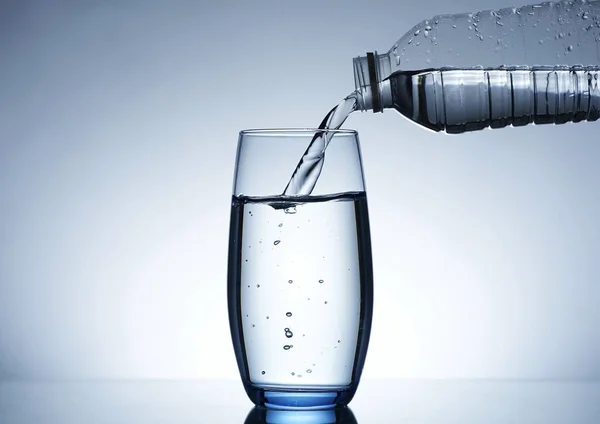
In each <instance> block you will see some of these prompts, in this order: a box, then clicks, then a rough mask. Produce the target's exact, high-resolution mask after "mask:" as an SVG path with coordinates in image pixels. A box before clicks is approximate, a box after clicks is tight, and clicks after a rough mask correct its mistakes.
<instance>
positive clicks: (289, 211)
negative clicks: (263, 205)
mask: <svg viewBox="0 0 600 424" xmlns="http://www.w3.org/2000/svg"><path fill="white" fill-rule="evenodd" d="M283 211H284V212H285V213H287V214H288V215H293V214H295V213H296V206H290V207H288V208H285V209H284V210H283Z"/></svg>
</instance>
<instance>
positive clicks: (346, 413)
mask: <svg viewBox="0 0 600 424" xmlns="http://www.w3.org/2000/svg"><path fill="white" fill-rule="evenodd" d="M291 423H298V424H299V423H302V424H357V423H356V418H355V417H354V414H353V413H352V411H351V410H350V409H349V408H347V407H345V406H342V407H337V408H331V409H322V410H287V411H286V410H283V409H271V408H265V407H262V406H255V407H254V408H253V409H252V411H250V413H249V414H248V416H247V417H246V421H244V424H291Z"/></svg>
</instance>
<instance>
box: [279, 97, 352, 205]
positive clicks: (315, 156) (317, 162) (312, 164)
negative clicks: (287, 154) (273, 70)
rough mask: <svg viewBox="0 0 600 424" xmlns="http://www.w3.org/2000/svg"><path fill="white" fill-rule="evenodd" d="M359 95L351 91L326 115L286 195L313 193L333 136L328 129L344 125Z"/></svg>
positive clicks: (286, 188)
mask: <svg viewBox="0 0 600 424" xmlns="http://www.w3.org/2000/svg"><path fill="white" fill-rule="evenodd" d="M357 96H358V93H357V92H354V93H351V94H350V95H348V96H346V98H344V100H342V101H341V102H340V104H338V105H337V106H336V107H334V108H333V109H331V110H330V111H329V113H328V114H327V115H325V118H324V119H323V121H322V122H321V125H319V130H320V131H317V132H316V133H315V135H314V137H313V138H312V140H311V141H310V143H309V145H308V147H307V149H306V151H305V152H304V154H303V155H302V158H300V161H299V162H298V165H296V169H295V170H294V172H293V173H292V177H291V178H290V180H289V182H288V184H287V186H286V187H285V190H284V191H283V195H284V196H308V195H309V194H310V193H312V191H313V189H314V188H315V185H316V184H317V180H318V179H319V175H321V169H323V164H324V162H325V149H326V148H327V145H328V144H329V142H330V141H331V137H332V136H333V134H332V133H331V132H327V130H330V129H332V130H337V129H339V128H340V127H341V126H342V124H343V123H344V121H345V120H346V118H348V115H350V114H351V113H352V112H354V111H355V110H356V105H357V101H356V100H357ZM284 206H285V205H284ZM285 207H287V206H285Z"/></svg>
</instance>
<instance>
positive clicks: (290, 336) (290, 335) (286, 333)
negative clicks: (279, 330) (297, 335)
mask: <svg viewBox="0 0 600 424" xmlns="http://www.w3.org/2000/svg"><path fill="white" fill-rule="evenodd" d="M283 331H285V337H287V338H288V339H291V338H292V337H294V333H292V331H291V330H290V329H289V328H285V329H284V330H283Z"/></svg>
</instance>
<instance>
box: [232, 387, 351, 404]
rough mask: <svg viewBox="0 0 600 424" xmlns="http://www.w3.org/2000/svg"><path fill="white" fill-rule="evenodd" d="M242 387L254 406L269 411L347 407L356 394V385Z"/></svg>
mask: <svg viewBox="0 0 600 424" xmlns="http://www.w3.org/2000/svg"><path fill="white" fill-rule="evenodd" d="M244 386H245V389H246V393H247V394H248V397H249V398H250V400H251V401H252V402H253V403H254V404H255V405H257V406H259V407H260V406H262V407H266V408H268V409H269V410H288V411H324V410H328V409H332V408H336V407H343V406H346V405H348V403H349V402H350V401H351V400H352V398H353V397H354V394H355V393H356V385H351V386H347V387H339V388H338V387H330V388H323V387H322V388H308V387H307V388H302V389H300V388H294V389H291V388H286V387H277V388H275V387H257V386H254V385H252V384H248V383H246V384H245V385H244Z"/></svg>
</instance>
